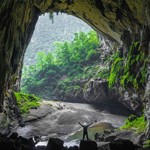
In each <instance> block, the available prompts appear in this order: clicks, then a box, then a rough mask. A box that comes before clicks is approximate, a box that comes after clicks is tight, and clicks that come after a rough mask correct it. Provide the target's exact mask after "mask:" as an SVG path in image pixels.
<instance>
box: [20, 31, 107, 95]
mask: <svg viewBox="0 0 150 150" xmlns="http://www.w3.org/2000/svg"><path fill="white" fill-rule="evenodd" d="M99 45H100V41H99V38H98V36H97V33H96V32H94V31H90V32H89V33H83V32H80V33H76V34H75V37H74V39H73V40H72V41H71V42H63V43H60V42H59V43H58V42H57V43H55V47H56V49H55V50H54V52H53V53H45V52H39V53H38V55H37V63H36V64H35V65H31V66H29V67H26V66H25V67H24V69H23V76H22V91H23V92H28V93H37V94H38V93H39V92H41V89H44V88H45V89H46V88H47V89H46V90H44V92H46V91H48V92H49V93H51V95H55V94H54V93H57V95H59V94H60V95H61V94H63V93H69V92H72V93H74V92H76V91H78V90H80V88H81V85H80V83H79V82H78V81H80V80H84V79H89V78H91V77H94V76H95V77H103V78H108V68H107V67H106V68H105V67H103V68H101V69H100V67H99V56H100V52H99V50H97V48H98V47H99ZM45 94H46V93H40V94H39V95H40V96H42V95H45Z"/></svg>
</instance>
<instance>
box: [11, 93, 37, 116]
mask: <svg viewBox="0 0 150 150" xmlns="http://www.w3.org/2000/svg"><path fill="white" fill-rule="evenodd" d="M14 95H15V97H16V100H17V104H18V106H19V107H20V110H21V113H22V114H25V113H28V112H29V110H30V109H32V108H37V107H39V106H40V103H39V100H40V98H38V97H36V96H35V95H32V94H25V93H21V92H14Z"/></svg>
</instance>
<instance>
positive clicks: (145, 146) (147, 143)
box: [143, 140, 150, 148]
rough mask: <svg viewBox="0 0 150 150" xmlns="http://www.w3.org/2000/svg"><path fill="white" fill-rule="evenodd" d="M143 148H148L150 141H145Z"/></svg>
mask: <svg viewBox="0 0 150 150" xmlns="http://www.w3.org/2000/svg"><path fill="white" fill-rule="evenodd" d="M143 147H144V148H150V140H146V141H145V142H144V145H143Z"/></svg>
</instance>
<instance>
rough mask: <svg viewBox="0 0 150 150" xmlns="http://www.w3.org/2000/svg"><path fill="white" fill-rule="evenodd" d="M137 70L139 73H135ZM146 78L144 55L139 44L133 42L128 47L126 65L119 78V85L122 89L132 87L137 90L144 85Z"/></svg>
mask: <svg viewBox="0 0 150 150" xmlns="http://www.w3.org/2000/svg"><path fill="white" fill-rule="evenodd" d="M137 68H141V69H139V70H140V71H139V73H137ZM145 78H146V60H145V54H144V52H142V50H141V47H140V43H139V42H135V43H133V44H132V45H131V46H130V49H129V52H128V57H127V60H126V64H125V66H124V75H123V76H122V78H121V81H120V83H121V85H122V86H123V87H127V86H133V87H134V88H135V89H138V88H139V87H141V86H142V85H143V84H145Z"/></svg>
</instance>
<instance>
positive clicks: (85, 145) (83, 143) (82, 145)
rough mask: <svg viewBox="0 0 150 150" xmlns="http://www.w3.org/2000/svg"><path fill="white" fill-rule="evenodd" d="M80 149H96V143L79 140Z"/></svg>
mask: <svg viewBox="0 0 150 150" xmlns="http://www.w3.org/2000/svg"><path fill="white" fill-rule="evenodd" d="M79 147H80V150H97V143H96V142H95V141H89V140H87V141H84V140H81V141H80V146H79Z"/></svg>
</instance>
